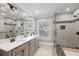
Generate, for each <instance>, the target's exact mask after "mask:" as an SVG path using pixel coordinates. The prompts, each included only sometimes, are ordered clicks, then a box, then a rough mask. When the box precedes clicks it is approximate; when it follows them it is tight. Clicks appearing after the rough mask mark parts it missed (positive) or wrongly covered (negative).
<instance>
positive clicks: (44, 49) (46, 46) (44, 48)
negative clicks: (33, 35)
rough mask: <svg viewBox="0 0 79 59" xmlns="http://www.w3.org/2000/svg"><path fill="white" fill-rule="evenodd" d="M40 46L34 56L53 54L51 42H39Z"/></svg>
mask: <svg viewBox="0 0 79 59" xmlns="http://www.w3.org/2000/svg"><path fill="white" fill-rule="evenodd" d="M39 46H40V48H39V49H38V50H37V52H36V53H35V55H34V56H55V55H56V53H55V50H56V49H55V47H54V44H53V43H48V42H40V43H39Z"/></svg>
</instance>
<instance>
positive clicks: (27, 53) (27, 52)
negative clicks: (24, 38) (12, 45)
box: [25, 47, 30, 56]
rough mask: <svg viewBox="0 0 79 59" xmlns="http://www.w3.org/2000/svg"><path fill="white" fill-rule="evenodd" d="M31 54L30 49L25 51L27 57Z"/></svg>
mask: <svg viewBox="0 0 79 59" xmlns="http://www.w3.org/2000/svg"><path fill="white" fill-rule="evenodd" d="M29 52H30V50H29V47H27V48H26V49H25V53H26V56H29V54H30V53H29Z"/></svg>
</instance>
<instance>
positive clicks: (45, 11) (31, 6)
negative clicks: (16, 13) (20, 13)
mask: <svg viewBox="0 0 79 59" xmlns="http://www.w3.org/2000/svg"><path fill="white" fill-rule="evenodd" d="M15 5H17V6H18V7H20V8H21V9H23V10H24V11H25V12H28V13H29V14H30V15H31V16H33V17H39V16H51V15H53V14H55V13H56V12H57V13H70V12H72V11H74V10H75V9H77V8H79V3H16V4H15ZM66 8H70V10H69V11H66ZM35 10H38V11H39V13H38V14H36V13H35Z"/></svg>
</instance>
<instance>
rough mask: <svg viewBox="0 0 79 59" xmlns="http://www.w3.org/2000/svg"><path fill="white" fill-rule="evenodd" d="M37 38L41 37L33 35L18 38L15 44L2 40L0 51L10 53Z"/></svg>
mask: <svg viewBox="0 0 79 59" xmlns="http://www.w3.org/2000/svg"><path fill="white" fill-rule="evenodd" d="M36 37H39V35H33V36H28V37H17V38H16V39H15V41H14V42H10V40H9V39H2V40H0V50H3V51H6V52H8V51H10V50H12V49H14V48H16V47H18V46H20V45H22V44H24V43H26V42H28V41H30V40H32V39H34V38H36Z"/></svg>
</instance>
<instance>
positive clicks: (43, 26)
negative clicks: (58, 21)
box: [39, 20, 50, 37]
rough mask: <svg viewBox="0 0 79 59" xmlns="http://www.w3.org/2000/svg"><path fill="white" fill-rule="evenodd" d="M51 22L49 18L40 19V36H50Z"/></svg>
mask: <svg viewBox="0 0 79 59" xmlns="http://www.w3.org/2000/svg"><path fill="white" fill-rule="evenodd" d="M49 27H50V23H49V21H48V20H40V21H39V35H40V37H49Z"/></svg>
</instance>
